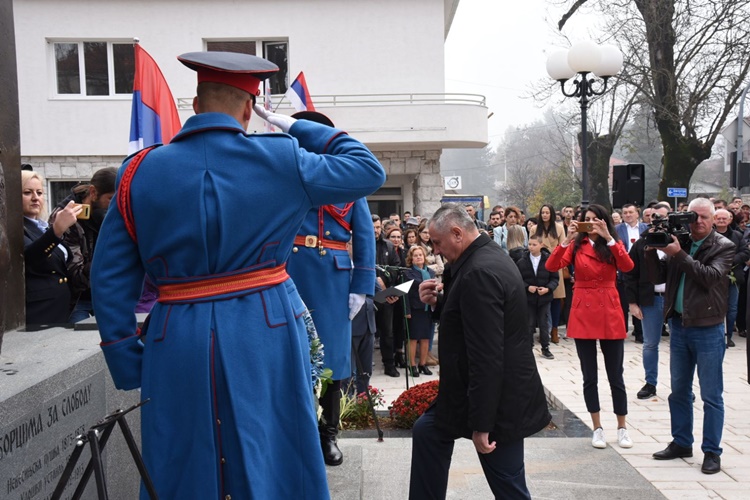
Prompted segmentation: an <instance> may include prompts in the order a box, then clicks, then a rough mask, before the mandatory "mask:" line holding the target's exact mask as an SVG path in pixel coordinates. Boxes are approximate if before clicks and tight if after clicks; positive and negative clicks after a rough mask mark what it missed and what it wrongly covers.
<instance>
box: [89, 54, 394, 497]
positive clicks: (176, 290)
mask: <svg viewBox="0 0 750 500" xmlns="http://www.w3.org/2000/svg"><path fill="white" fill-rule="evenodd" d="M179 60H180V61H181V62H182V63H183V64H185V65H186V66H188V67H189V68H191V69H194V70H196V71H197V72H198V91H197V94H198V95H197V97H196V98H195V99H194V101H193V109H194V110H195V112H196V115H195V116H192V117H190V118H189V119H188V120H187V121H186V122H185V125H184V126H183V128H182V130H181V131H180V133H179V134H177V135H176V136H175V137H174V138H173V139H172V141H171V142H170V144H169V145H166V146H162V147H157V148H154V149H151V150H144V151H142V152H139V153H137V154H136V155H135V156H134V157H132V158H128V159H126V161H125V163H124V165H123V167H122V168H121V169H120V171H119V173H118V181H117V182H118V188H117V195H116V203H112V204H111V206H110V210H109V212H108V214H107V217H106V219H105V220H104V224H103V225H102V228H101V233H100V235H99V240H98V242H97V246H96V251H95V255H94V261H93V268H92V271H91V276H92V291H93V299H94V307H95V309H96V317H97V321H98V324H99V328H100V334H101V337H102V350H103V352H104V356H105V359H106V361H107V364H108V366H109V370H110V372H111V374H112V379H113V380H114V383H115V385H116V387H117V388H119V389H125V390H128V389H135V388H138V387H140V388H142V395H143V398H144V399H146V398H148V399H150V402H149V403H148V404H147V405H145V406H143V408H142V442H143V457H144V461H145V463H146V466H147V468H148V471H149V473H150V475H151V477H152V478H153V480H154V483H155V486H156V490H157V492H158V494H159V496H160V498H175V499H176V498H201V499H203V498H205V499H217V498H222V499H229V498H232V499H234V500H237V499H249V498H314V499H319V498H329V492H328V486H327V481H326V472H325V464H324V461H323V456H322V453H321V452H320V444H319V441H318V435H317V432H316V429H317V418H316V415H315V410H314V405H313V403H314V400H313V395H312V387H311V364H310V347H309V342H308V339H307V332H306V328H305V324H304V321H303V318H302V315H303V314H304V312H305V305H304V304H303V302H302V300H301V298H300V296H299V294H298V293H297V288H296V286H295V284H294V282H293V281H292V280H291V279H290V278H289V276H288V274H287V272H286V263H287V259H288V258H289V255H290V254H291V252H292V247H293V245H294V238H295V236H296V235H297V234H299V228H300V226H301V225H302V221H303V220H304V218H305V216H306V215H307V213H308V212H309V211H310V209H311V208H312V207H317V206H324V205H328V204H332V203H346V202H348V201H350V200H355V199H358V198H361V197H363V196H366V195H368V194H370V193H372V192H374V191H375V190H376V189H378V188H379V187H380V186H381V185H382V184H383V182H384V180H385V172H384V171H383V168H382V167H381V165H380V164H379V163H378V161H377V160H376V159H375V157H374V156H373V155H372V153H370V151H369V150H368V149H367V148H366V147H365V146H364V145H362V144H361V143H360V142H358V141H356V140H354V139H352V138H350V137H349V136H347V135H346V133H344V132H343V131H341V130H338V129H335V128H330V127H326V126H323V125H320V124H317V123H313V122H311V121H306V120H300V121H296V120H294V119H293V118H291V117H289V116H283V115H277V114H274V113H268V112H267V111H265V110H263V109H262V108H260V107H259V106H255V107H254V101H255V95H256V94H257V92H258V87H259V85H260V82H261V80H263V79H265V78H267V77H268V76H270V75H271V74H273V73H275V72H276V71H277V70H278V68H277V67H276V66H275V65H274V64H272V63H270V62H268V61H266V60H264V59H261V58H258V57H255V56H250V55H246V54H236V53H227V52H193V53H189V54H184V55H182V56H180V57H179ZM253 109H255V112H256V113H258V114H259V115H260V116H261V117H263V118H265V119H266V120H267V121H269V122H270V123H272V124H274V125H275V126H277V127H279V128H280V129H281V130H282V131H283V132H285V133H281V134H247V133H246V132H245V131H246V129H247V126H248V123H249V121H250V117H251V114H252V111H253ZM144 274H147V275H148V276H149V278H150V279H151V280H152V281H153V282H154V284H155V285H156V286H157V287H158V288H159V299H158V302H157V303H156V305H155V306H154V308H153V310H152V311H151V315H150V318H149V321H148V323H147V326H144V328H143V329H144V331H142V332H138V331H137V330H136V320H135V315H134V313H133V309H134V307H135V304H136V302H137V301H138V298H139V296H140V294H141V287H142V285H143V278H144ZM139 333H140V334H142V335H139ZM142 498H147V495H146V494H144V493H143V492H142Z"/></svg>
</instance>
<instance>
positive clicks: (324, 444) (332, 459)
mask: <svg viewBox="0 0 750 500" xmlns="http://www.w3.org/2000/svg"><path fill="white" fill-rule="evenodd" d="M320 447H321V448H322V449H323V460H324V461H325V463H326V465H341V464H342V462H343V461H344V454H343V453H341V450H339V446H338V445H337V444H336V438H335V437H329V436H321V438H320Z"/></svg>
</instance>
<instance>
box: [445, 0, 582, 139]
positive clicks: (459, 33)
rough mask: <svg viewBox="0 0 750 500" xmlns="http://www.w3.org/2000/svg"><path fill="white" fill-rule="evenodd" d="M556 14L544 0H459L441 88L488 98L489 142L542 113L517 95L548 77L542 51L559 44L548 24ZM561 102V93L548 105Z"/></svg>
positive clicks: (554, 18) (534, 105) (520, 95)
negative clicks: (508, 128)
mask: <svg viewBox="0 0 750 500" xmlns="http://www.w3.org/2000/svg"><path fill="white" fill-rule="evenodd" d="M579 14H580V13H579ZM579 14H577V15H576V16H578V15H579ZM576 16H574V17H573V20H576ZM559 18H560V12H559V9H558V10H551V8H550V6H549V2H548V1H546V0H523V1H522V2H518V3H516V2H500V1H497V0H461V2H460V3H459V5H458V10H457V11H456V16H455V18H454V20H453V24H452V26H451V30H450V32H449V34H448V38H447V40H446V42H445V89H446V92H459V93H467V94H481V95H484V96H486V97H487V108H488V110H489V113H494V115H493V116H492V118H490V119H489V123H488V126H489V136H490V137H489V139H490V142H492V143H494V144H497V143H498V142H499V141H500V139H501V138H502V136H503V134H504V133H505V130H506V129H507V127H508V126H511V125H512V126H517V125H523V124H526V123H530V122H533V121H534V120H535V119H538V118H540V117H541V116H542V113H543V110H542V109H541V107H540V104H539V103H535V102H534V101H533V100H531V99H523V98H522V95H523V94H524V93H526V92H528V90H529V85H530V84H531V83H533V82H534V81H538V80H539V79H542V78H549V76H547V70H546V68H545V64H546V61H547V52H548V51H549V50H550V49H552V48H554V47H556V46H557V47H559V46H563V45H564V42H560V41H559V40H556V39H555V37H554V35H553V30H552V28H551V27H550V26H551V25H552V26H554V25H556V23H557V21H558V20H559ZM580 18H581V19H583V18H584V16H583V15H581V16H580ZM548 19H549V21H548ZM571 22H572V21H571ZM575 26H577V24H576V25H575ZM572 27H574V25H572V24H570V26H568V27H566V29H565V31H566V32H568V33H573V29H572ZM581 35H582V36H581V37H580V38H581V39H583V38H587V37H586V35H585V33H581ZM561 101H562V94H560V96H559V98H557V97H556V98H554V99H551V100H550V104H551V105H559V104H560V102H561Z"/></svg>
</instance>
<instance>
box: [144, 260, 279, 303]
mask: <svg viewBox="0 0 750 500" xmlns="http://www.w3.org/2000/svg"><path fill="white" fill-rule="evenodd" d="M288 278H289V275H288V274H287V272H286V267H285V266H284V265H281V266H278V267H270V268H265V269H258V270H256V271H250V272H247V273H241V274H234V275H232V276H221V277H217V278H203V279H202V278H200V277H198V278H195V280H194V281H190V282H184V283H171V284H167V285H159V298H158V299H157V300H158V302H160V303H169V302H190V301H196V300H200V299H205V298H209V297H217V296H221V295H228V294H233V293H237V292H244V291H247V292H252V291H253V290H254V289H260V288H264V287H268V286H273V285H278V284H279V283H283V282H284V281H286V280H287V279H288Z"/></svg>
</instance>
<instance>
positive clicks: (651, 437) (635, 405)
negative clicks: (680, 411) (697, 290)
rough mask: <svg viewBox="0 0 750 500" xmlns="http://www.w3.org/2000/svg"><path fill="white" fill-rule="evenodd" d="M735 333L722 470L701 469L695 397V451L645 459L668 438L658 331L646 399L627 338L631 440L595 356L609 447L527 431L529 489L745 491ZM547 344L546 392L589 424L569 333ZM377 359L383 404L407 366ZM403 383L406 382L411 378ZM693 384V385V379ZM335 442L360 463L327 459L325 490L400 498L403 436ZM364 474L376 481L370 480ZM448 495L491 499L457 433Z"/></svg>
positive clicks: (740, 369) (744, 388)
mask: <svg viewBox="0 0 750 500" xmlns="http://www.w3.org/2000/svg"><path fill="white" fill-rule="evenodd" d="M734 341H735V342H736V344H737V346H736V347H734V348H730V349H728V350H727V355H726V357H725V360H724V404H725V408H726V419H725V426H724V435H723V440H722V446H723V448H724V453H723V455H722V471H721V472H720V473H718V474H714V475H706V474H702V473H701V472H700V465H701V463H702V461H703V453H702V452H701V450H700V442H701V428H702V424H703V411H702V402H701V401H700V397H698V398H697V400H696V403H695V405H694V409H695V414H694V416H695V426H694V429H695V433H694V434H695V440H696V442H695V444H694V446H693V454H694V457H693V458H690V459H677V460H670V461H657V460H653V459H652V458H651V454H652V453H653V452H655V451H657V450H660V449H663V448H664V447H665V446H666V444H667V443H669V442H670V441H671V435H670V420H669V406H668V403H667V396H668V395H669V337H663V338H662V342H661V345H660V358H659V384H658V386H657V396H656V397H654V398H652V399H650V400H645V401H640V400H638V399H637V398H636V393H637V392H638V390H639V389H640V388H641V387H642V386H643V383H644V380H643V376H644V374H643V367H642V358H641V348H642V346H641V345H639V344H636V343H635V342H633V340H632V337H629V338H628V339H627V340H626V341H625V383H626V386H627V391H628V403H629V407H628V427H629V429H630V436H631V438H632V439H633V441H634V443H635V444H634V446H633V448H631V449H629V450H625V449H621V448H619V447H618V446H617V444H616V440H615V437H616V420H615V416H614V414H613V413H612V399H611V397H610V395H609V387H608V384H607V383H606V380H607V378H606V373H605V372H604V362H603V359H602V358H601V355H600V358H599V359H600V363H599V365H600V370H599V380H600V384H599V393H600V401H601V405H602V423H603V426H604V429H605V433H606V435H607V439H608V441H609V445H610V446H608V447H607V448H606V449H605V450H596V449H594V448H593V447H592V446H591V443H590V438H588V437H587V438H549V437H546V438H541V437H538V438H529V439H527V446H526V469H527V476H528V481H529V488H530V490H531V493H532V496H533V497H534V498H550V499H562V498H604V497H606V498H608V499H637V500H645V499H650V498H663V497H666V498H669V499H680V500H691V499H714V498H716V499H727V500H729V499H747V498H750V385H748V383H747V365H746V339H743V338H740V337H738V336H737V335H735V336H734ZM551 350H552V353H553V354H554V355H555V359H554V360H547V359H544V358H542V357H541V356H540V350H539V346H536V347H535V354H536V355H537V365H538V366H539V371H540V373H541V376H542V380H543V382H544V385H545V388H546V389H547V391H548V398H549V399H550V400H552V401H553V402H557V403H558V404H559V405H562V406H564V407H565V408H567V409H569V410H570V411H571V412H573V413H574V414H576V415H577V416H578V417H579V418H580V419H581V420H582V421H583V422H584V423H585V424H586V425H588V426H589V427H590V426H591V423H590V418H589V415H588V412H587V411H586V407H585V404H584V401H583V394H582V382H581V380H582V379H581V374H580V366H579V364H578V357H577V355H576V352H575V344H574V342H573V341H572V340H567V339H561V340H560V344H559V345H552V348H551ZM375 360H376V367H375V368H374V372H375V373H374V376H373V378H372V380H371V384H372V385H373V386H375V387H377V388H378V389H381V390H383V391H384V396H385V400H386V405H385V407H387V405H390V403H391V402H392V401H393V400H395V399H396V398H397V397H398V396H399V394H401V392H403V391H404V390H405V388H406V382H405V378H404V371H405V370H399V371H400V372H401V376H400V377H398V378H391V377H387V376H385V375H384V374H383V369H382V365H381V364H380V351H376V352H375ZM433 371H434V372H435V375H433V376H429V377H428V376H425V375H422V376H420V377H419V378H416V379H414V382H416V383H417V384H419V383H423V382H426V381H429V380H434V379H436V378H437V376H438V373H439V367H436V368H435V369H434V370H433ZM602 382H603V383H602ZM409 383H410V386H411V385H413V384H412V381H411V379H410V380H409ZM695 392H696V394H700V392H699V390H698V386H697V378H696V384H695ZM383 409H385V408H383ZM374 435H375V434H374V432H373V436H374ZM341 445H342V448H343V449H344V451H345V453H346V454H347V461H349V466H351V467H358V468H356V469H350V467H347V461H345V464H344V466H342V467H341V468H337V467H329V479H330V481H331V491H332V494H333V498H341V499H345V498H346V499H348V498H365V499H370V498H406V497H407V492H408V468H409V465H410V464H409V462H410V450H411V441H410V439H409V438H389V437H386V439H385V442H384V443H377V441H376V439H374V438H372V439H367V438H364V439H349V438H344V439H342V440H341ZM337 469H338V470H337ZM347 471H348V472H347ZM355 471H356V472H355ZM342 475H343V477H342ZM353 475H354V477H357V475H359V476H361V478H360V480H361V485H362V487H361V489H360V490H359V491H360V493H355V491H352V490H348V489H347V487H346V486H347V485H350V486H351V484H350V483H351V480H352V479H353ZM372 481H374V483H372V484H370V483H371V482H372ZM355 482H357V481H355ZM368 485H369V486H368ZM662 495H663V497H662ZM448 498H452V499H463V498H480V499H481V498H491V494H490V492H489V489H488V488H487V486H486V483H485V482H484V477H483V475H482V471H481V468H480V466H479V461H478V460H477V458H476V454H475V452H474V451H473V448H472V446H471V443H470V442H469V441H467V440H459V441H458V442H457V445H456V452H455V455H454V463H453V468H452V469H451V477H450V482H449V495H448Z"/></svg>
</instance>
